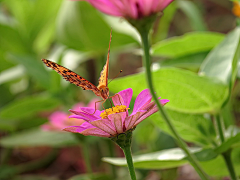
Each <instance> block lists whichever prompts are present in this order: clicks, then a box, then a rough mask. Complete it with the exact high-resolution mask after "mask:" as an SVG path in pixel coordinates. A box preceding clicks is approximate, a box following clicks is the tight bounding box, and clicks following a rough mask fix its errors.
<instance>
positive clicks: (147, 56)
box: [138, 29, 208, 180]
mask: <svg viewBox="0 0 240 180" xmlns="http://www.w3.org/2000/svg"><path fill="white" fill-rule="evenodd" d="M138 30H139V29H138ZM148 32H149V31H148V30H143V31H141V30H139V33H140V36H141V39H142V44H143V51H144V61H143V63H144V65H145V68H146V77H147V82H148V87H149V89H150V92H151V94H152V97H153V99H154V101H155V102H156V104H157V107H158V109H159V112H160V113H161V115H162V117H163V119H164V120H165V122H166V123H167V125H168V127H169V129H170V130H171V132H172V134H173V135H174V137H175V138H176V140H177V142H178V144H179V146H180V147H181V148H182V150H183V151H184V152H185V153H186V155H187V156H188V160H189V162H190V163H191V165H192V166H193V167H194V169H195V170H196V171H197V173H198V174H199V176H200V177H201V179H203V180H208V176H207V174H206V173H205V172H204V171H203V169H202V168H201V167H200V165H199V163H198V162H197V160H196V158H195V156H193V155H192V154H191V153H190V152H189V150H188V149H187V146H186V144H185V143H184V142H183V140H182V139H181V138H180V136H179V135H178V133H177V131H176V130H175V128H174V126H173V125H172V123H171V121H170V118H169V117H168V115H167V113H166V112H165V110H164V109H163V108H162V106H161V105H160V103H159V100H158V97H157V95H156V93H155V90H154V87H153V83H152V75H151V60H150V54H149V50H150V46H149V42H148Z"/></svg>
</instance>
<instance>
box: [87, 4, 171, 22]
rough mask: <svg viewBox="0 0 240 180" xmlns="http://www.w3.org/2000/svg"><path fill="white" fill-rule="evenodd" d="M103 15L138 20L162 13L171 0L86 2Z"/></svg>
mask: <svg viewBox="0 0 240 180" xmlns="http://www.w3.org/2000/svg"><path fill="white" fill-rule="evenodd" d="M86 1H88V2H89V3H91V4H92V5H93V6H94V7H95V8H97V9H98V10H99V11H102V12H103V13H106V14H109V15H112V16H122V17H125V18H131V19H140V18H142V17H145V16H150V15H152V14H155V13H157V12H160V11H163V10H164V9H165V8H166V7H167V6H168V5H169V4H170V3H171V2H172V1H173V0H86Z"/></svg>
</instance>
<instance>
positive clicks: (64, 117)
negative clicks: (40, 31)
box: [41, 99, 98, 131]
mask: <svg viewBox="0 0 240 180" xmlns="http://www.w3.org/2000/svg"><path fill="white" fill-rule="evenodd" d="M96 101H98V100H97V99H94V100H92V101H91V102H90V103H89V104H88V105H87V106H88V107H91V108H94V109H95V102H96ZM81 107H84V104H83V103H78V104H75V105H74V107H73V110H76V111H77V110H79V109H80V108H81ZM84 122H85V121H83V120H82V119H76V118H69V113H65V112H62V111H56V112H54V113H52V114H51V115H50V116H49V122H48V123H46V124H44V125H42V126H41V128H42V129H43V130H45V131H62V129H63V128H65V127H66V126H72V125H79V126H80V125H81V124H82V123H84Z"/></svg>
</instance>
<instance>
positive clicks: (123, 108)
mask: <svg viewBox="0 0 240 180" xmlns="http://www.w3.org/2000/svg"><path fill="white" fill-rule="evenodd" d="M128 109H130V108H127V106H124V105H120V106H119V105H117V106H114V107H112V108H109V109H106V110H105V111H104V112H102V113H101V114H100V116H101V117H102V119H104V118H106V117H107V116H108V115H109V114H115V113H120V112H126V111H127V110H128Z"/></svg>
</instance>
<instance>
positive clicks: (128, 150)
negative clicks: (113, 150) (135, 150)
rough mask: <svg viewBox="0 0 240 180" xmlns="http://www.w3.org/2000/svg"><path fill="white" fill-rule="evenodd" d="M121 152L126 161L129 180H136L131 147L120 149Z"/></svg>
mask: <svg viewBox="0 0 240 180" xmlns="http://www.w3.org/2000/svg"><path fill="white" fill-rule="evenodd" d="M122 150H123V152H124V154H125V157H126V160H127V164H128V170H129V173H130V176H131V179H132V180H136V174H135V170H134V166H133V160H132V152H131V146H126V147H124V148H122Z"/></svg>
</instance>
